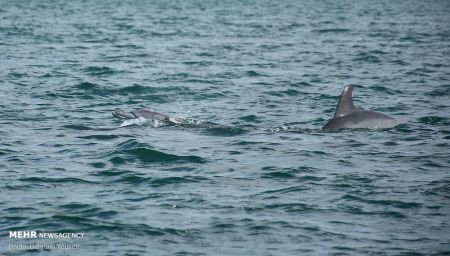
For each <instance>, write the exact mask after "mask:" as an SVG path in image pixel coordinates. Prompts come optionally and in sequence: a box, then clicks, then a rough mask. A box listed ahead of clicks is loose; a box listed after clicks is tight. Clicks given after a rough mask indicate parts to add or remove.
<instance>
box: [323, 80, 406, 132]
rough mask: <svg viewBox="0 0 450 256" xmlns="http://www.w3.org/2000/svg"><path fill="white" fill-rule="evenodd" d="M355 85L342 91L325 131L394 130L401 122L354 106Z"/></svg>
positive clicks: (348, 86)
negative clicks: (349, 129) (351, 129)
mask: <svg viewBox="0 0 450 256" xmlns="http://www.w3.org/2000/svg"><path fill="white" fill-rule="evenodd" d="M352 91H353V85H347V86H346V87H345V88H344V90H343V91H342V94H341V97H340V98H339V103H338V105H337V108H336V113H334V117H333V118H332V119H330V120H329V121H328V122H327V123H326V124H325V126H324V127H323V128H322V129H324V130H331V129H341V128H370V129H376V128H392V127H395V126H397V125H399V124H400V123H401V122H400V121H398V120H397V119H395V118H392V117H390V116H387V115H384V114H381V113H378V112H374V111H368V110H363V109H358V108H356V107H355V106H354V105H353V98H352Z"/></svg>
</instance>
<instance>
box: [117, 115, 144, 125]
mask: <svg viewBox="0 0 450 256" xmlns="http://www.w3.org/2000/svg"><path fill="white" fill-rule="evenodd" d="M147 122H148V120H147V119H146V118H143V117H138V118H135V119H127V120H125V121H123V123H122V124H121V125H120V127H125V126H130V125H139V126H140V125H144V124H146V123H147Z"/></svg>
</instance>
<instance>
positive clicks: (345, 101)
mask: <svg viewBox="0 0 450 256" xmlns="http://www.w3.org/2000/svg"><path fill="white" fill-rule="evenodd" d="M352 92H353V85H347V86H346V87H345V88H344V90H343V91H342V94H341V97H340V98H339V103H338V105H337V108H336V113H334V117H338V116H345V115H348V114H349V113H351V112H353V111H355V106H354V105H353V98H352Z"/></svg>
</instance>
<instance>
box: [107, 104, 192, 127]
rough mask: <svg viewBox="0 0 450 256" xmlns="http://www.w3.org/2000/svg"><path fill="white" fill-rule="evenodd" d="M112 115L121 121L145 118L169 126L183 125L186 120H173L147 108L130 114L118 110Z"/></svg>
mask: <svg viewBox="0 0 450 256" xmlns="http://www.w3.org/2000/svg"><path fill="white" fill-rule="evenodd" d="M112 115H113V116H114V117H116V118H119V119H135V118H139V117H143V118H145V119H149V120H157V121H161V122H164V123H167V124H168V125H178V124H182V123H183V122H184V120H183V119H181V118H173V117H170V116H168V115H165V114H161V113H158V112H154V111H150V110H148V109H145V108H140V109H136V110H132V111H130V112H127V111H125V110H122V109H118V108H116V109H114V110H113V112H112Z"/></svg>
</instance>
